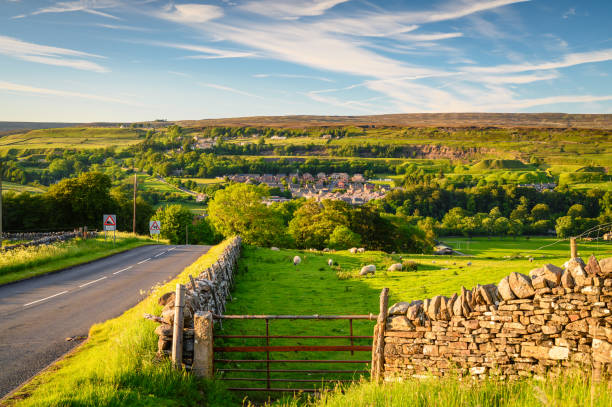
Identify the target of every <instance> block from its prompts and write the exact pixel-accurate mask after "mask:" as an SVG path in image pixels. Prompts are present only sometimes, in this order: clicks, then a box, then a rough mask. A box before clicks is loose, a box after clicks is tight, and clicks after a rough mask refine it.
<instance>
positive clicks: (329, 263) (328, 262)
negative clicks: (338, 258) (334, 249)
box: [327, 259, 334, 267]
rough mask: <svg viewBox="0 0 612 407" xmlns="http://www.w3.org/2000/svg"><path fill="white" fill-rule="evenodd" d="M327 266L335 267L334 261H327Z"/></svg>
mask: <svg viewBox="0 0 612 407" xmlns="http://www.w3.org/2000/svg"><path fill="white" fill-rule="evenodd" d="M327 265H328V266H329V267H331V266H333V265H334V261H333V260H332V259H328V260H327Z"/></svg>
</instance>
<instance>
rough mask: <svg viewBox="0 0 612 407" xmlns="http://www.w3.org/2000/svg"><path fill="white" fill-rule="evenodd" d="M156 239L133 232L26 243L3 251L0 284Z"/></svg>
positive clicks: (0, 261) (131, 247) (0, 260)
mask: <svg viewBox="0 0 612 407" xmlns="http://www.w3.org/2000/svg"><path fill="white" fill-rule="evenodd" d="M153 243H155V241H153V240H151V239H149V238H147V237H143V236H138V235H134V234H131V233H123V232H118V233H117V241H116V243H115V244H113V242H112V240H110V239H109V240H108V241H104V238H102V237H98V238H95V239H87V240H83V239H73V240H70V241H67V242H59V243H54V244H49V245H40V246H35V247H26V248H23V249H16V250H10V251H6V252H2V253H1V255H0V284H6V283H9V282H12V281H17V280H21V279H24V278H29V277H33V276H36V275H39V274H45V273H49V272H51V271H56V270H60V269H62V268H65V267H70V266H73V265H75V264H80V263H84V262H87V261H91V260H95V259H98V258H101V257H104V256H108V255H111V254H115V253H119V252H122V251H125V250H129V249H133V248H135V247H138V246H142V245H146V244H153Z"/></svg>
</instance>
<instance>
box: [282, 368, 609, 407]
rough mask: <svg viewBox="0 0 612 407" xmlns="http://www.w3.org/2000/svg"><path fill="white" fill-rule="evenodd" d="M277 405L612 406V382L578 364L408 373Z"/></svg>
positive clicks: (285, 400)
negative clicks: (480, 374) (514, 372)
mask: <svg viewBox="0 0 612 407" xmlns="http://www.w3.org/2000/svg"><path fill="white" fill-rule="evenodd" d="M271 405H272V406H274V407H297V406H308V407H336V406H338V407H340V406H342V407H344V406H351V407H360V406H363V407H371V406H385V407H405V406H411V407H420V406H422V407H430V406H444V407H463V406H479V407H532V406H533V407H536V406H542V407H548V406H550V407H553V406H576V407H587V406H591V407H608V406H611V405H612V392H611V391H610V389H609V383H607V382H601V383H596V384H593V386H591V382H590V380H589V377H588V375H585V374H584V372H580V371H578V370H574V371H569V372H567V373H566V374H564V375H563V376H561V377H556V378H555V377H552V376H548V377H546V378H544V379H537V378H530V379H524V380H520V381H513V382H503V381H499V380H492V379H491V380H485V381H475V380H471V379H470V378H463V379H461V378H458V377H447V378H442V379H440V378H430V379H406V380H404V381H401V382H392V383H384V384H377V383H372V382H365V381H364V382H361V383H355V384H352V385H350V386H348V387H345V388H340V387H338V388H336V389H335V390H334V391H331V392H327V393H323V394H322V395H321V397H320V398H314V397H310V398H305V397H303V396H300V395H298V396H296V397H292V398H285V399H284V400H279V401H277V402H275V403H273V404H271Z"/></svg>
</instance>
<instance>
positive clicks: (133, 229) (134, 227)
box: [132, 172, 138, 234]
mask: <svg viewBox="0 0 612 407" xmlns="http://www.w3.org/2000/svg"><path fill="white" fill-rule="evenodd" d="M137 188H138V178H137V177H136V172H134V219H133V222H132V233H134V234H136V190H137Z"/></svg>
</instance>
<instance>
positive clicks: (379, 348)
mask: <svg viewBox="0 0 612 407" xmlns="http://www.w3.org/2000/svg"><path fill="white" fill-rule="evenodd" d="M388 306H389V289H388V288H383V289H382V291H381V292H380V312H379V314H378V319H377V321H376V326H375V327H374V340H373V341H372V371H371V372H370V376H371V379H372V380H373V381H380V380H381V379H382V374H383V370H384V352H385V325H386V324H387V308H388Z"/></svg>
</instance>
